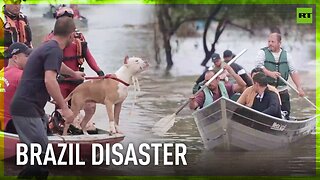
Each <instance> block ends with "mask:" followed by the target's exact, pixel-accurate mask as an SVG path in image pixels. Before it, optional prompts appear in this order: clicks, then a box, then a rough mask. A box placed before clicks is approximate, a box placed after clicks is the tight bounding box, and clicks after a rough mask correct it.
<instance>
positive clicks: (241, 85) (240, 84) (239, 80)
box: [224, 65, 247, 92]
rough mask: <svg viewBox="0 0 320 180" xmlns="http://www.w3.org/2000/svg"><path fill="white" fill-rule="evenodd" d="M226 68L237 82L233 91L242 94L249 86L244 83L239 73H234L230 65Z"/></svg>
mask: <svg viewBox="0 0 320 180" xmlns="http://www.w3.org/2000/svg"><path fill="white" fill-rule="evenodd" d="M224 68H225V69H226V70H227V71H228V73H229V74H230V75H231V76H232V77H233V78H234V79H235V80H236V82H237V84H233V91H234V92H242V91H243V90H244V88H245V87H246V85H247V84H246V83H245V82H244V81H243V79H242V78H241V77H240V76H239V75H238V74H237V73H235V72H234V70H233V69H232V68H231V67H230V66H229V65H225V66H224Z"/></svg>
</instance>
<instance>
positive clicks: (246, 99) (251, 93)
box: [237, 67, 281, 108]
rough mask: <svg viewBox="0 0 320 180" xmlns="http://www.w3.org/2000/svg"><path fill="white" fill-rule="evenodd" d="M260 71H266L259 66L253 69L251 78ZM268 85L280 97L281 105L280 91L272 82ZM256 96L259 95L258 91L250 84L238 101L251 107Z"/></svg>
mask: <svg viewBox="0 0 320 180" xmlns="http://www.w3.org/2000/svg"><path fill="white" fill-rule="evenodd" d="M258 73H264V72H263V69H262V68H259V67H256V68H254V69H252V71H251V78H253V77H254V76H255V75H256V74H258ZM267 87H268V89H269V90H270V91H273V92H275V93H276V94H277V96H278V98H279V102H280V105H281V98H280V94H279V91H278V90H277V88H275V87H274V86H271V85H270V84H268V85H267ZM256 96H257V93H256V91H255V89H254V87H253V86H250V87H248V88H246V89H245V90H244V91H243V93H242V94H241V96H240V97H239V99H238V100H237V103H239V104H242V105H245V106H247V107H250V108H251V107H252V104H253V100H254V99H255V97H256Z"/></svg>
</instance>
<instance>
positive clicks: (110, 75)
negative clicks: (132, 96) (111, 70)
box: [103, 74, 130, 86]
mask: <svg viewBox="0 0 320 180" xmlns="http://www.w3.org/2000/svg"><path fill="white" fill-rule="evenodd" d="M103 78H104V79H113V80H116V81H118V82H120V83H122V84H124V85H125V86H130V84H129V83H126V82H124V81H122V80H121V79H119V78H117V77H115V76H113V75H112V74H107V75H105V76H104V77H103Z"/></svg>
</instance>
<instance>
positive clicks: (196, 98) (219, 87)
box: [189, 64, 246, 110]
mask: <svg viewBox="0 0 320 180" xmlns="http://www.w3.org/2000/svg"><path fill="white" fill-rule="evenodd" d="M224 69H226V70H227V71H228V73H229V74H230V75H231V76H232V77H233V78H234V79H235V80H236V83H235V84H231V83H228V82H225V81H220V77H219V76H218V77H217V78H216V79H214V80H213V81H212V82H211V83H210V84H209V86H208V87H206V88H204V90H203V91H201V92H199V93H198V94H197V95H192V96H191V97H190V99H191V101H190V103H189V108H190V109H193V110H195V109H197V108H203V107H205V106H207V105H209V104H211V103H212V102H214V101H215V100H217V99H219V98H220V97H221V96H224V97H228V98H229V97H231V96H232V95H233V94H235V93H237V92H242V91H243V89H244V88H245V87H246V83H245V82H244V81H243V79H242V78H241V77H240V76H239V75H238V74H236V73H235V72H234V70H233V69H232V68H231V67H230V66H229V65H227V64H226V65H225V66H224ZM214 75H215V72H214V71H207V72H206V74H205V81H208V80H209V79H211V78H212V77H213V76H214Z"/></svg>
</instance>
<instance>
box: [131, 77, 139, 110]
mask: <svg viewBox="0 0 320 180" xmlns="http://www.w3.org/2000/svg"><path fill="white" fill-rule="evenodd" d="M132 83H133V88H134V96H133V97H134V98H133V102H132V105H131V108H130V112H129V115H131V114H132V112H133V110H134V108H135V103H136V101H137V94H138V93H137V92H140V85H139V81H138V78H136V77H135V76H132Z"/></svg>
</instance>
